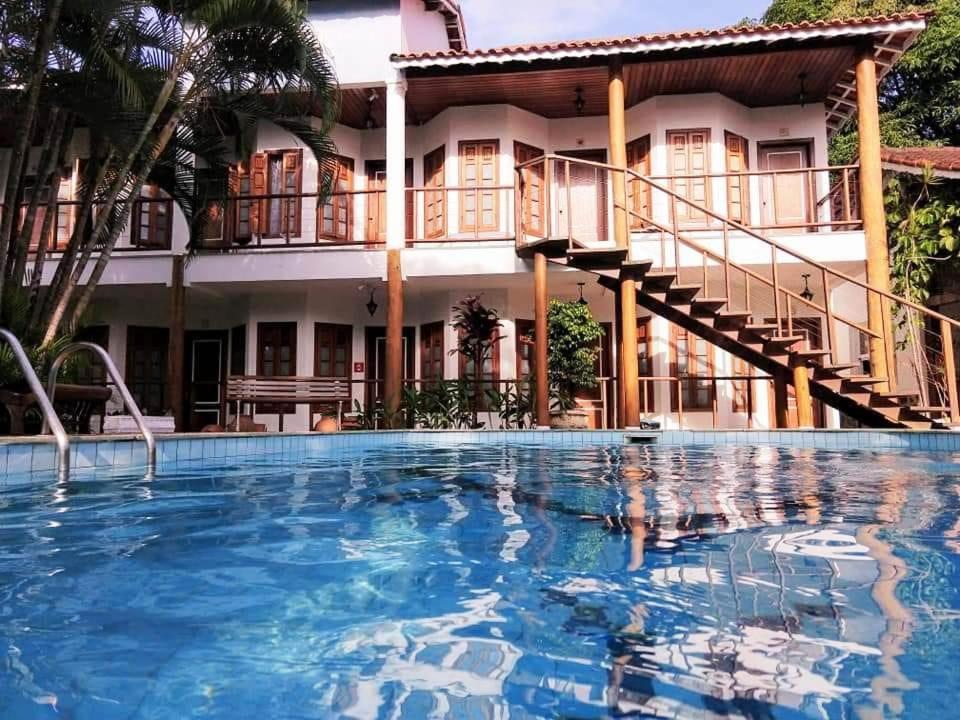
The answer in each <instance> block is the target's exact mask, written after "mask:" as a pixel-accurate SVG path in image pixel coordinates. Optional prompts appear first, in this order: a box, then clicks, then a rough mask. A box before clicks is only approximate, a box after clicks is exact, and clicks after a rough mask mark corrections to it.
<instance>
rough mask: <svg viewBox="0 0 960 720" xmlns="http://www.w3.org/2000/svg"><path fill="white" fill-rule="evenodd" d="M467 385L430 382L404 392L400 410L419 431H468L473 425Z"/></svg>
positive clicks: (457, 382) (465, 383)
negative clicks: (407, 415) (464, 429)
mask: <svg viewBox="0 0 960 720" xmlns="http://www.w3.org/2000/svg"><path fill="white" fill-rule="evenodd" d="M471 395H472V393H471V388H470V383H469V382H467V381H465V380H440V381H435V382H430V383H427V384H425V385H424V387H423V388H421V389H420V390H417V389H416V388H413V387H408V388H406V389H405V390H404V398H403V404H404V409H405V410H406V412H407V413H408V414H409V416H410V417H411V418H412V420H413V421H414V422H415V423H416V424H417V425H419V426H420V427H423V428H427V429H430V430H453V429H457V428H468V427H470V426H471V424H472V423H473V411H472V408H471V405H470V398H471Z"/></svg>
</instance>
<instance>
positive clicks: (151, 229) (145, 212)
mask: <svg viewBox="0 0 960 720" xmlns="http://www.w3.org/2000/svg"><path fill="white" fill-rule="evenodd" d="M140 194H141V199H139V200H137V201H136V202H135V203H134V204H133V217H132V218H131V221H132V222H131V228H130V244H131V245H133V246H135V247H139V248H146V249H154V250H169V249H170V234H171V232H170V231H171V228H170V225H171V215H172V214H173V201H172V200H171V199H170V196H169V195H167V193H165V192H164V191H163V190H161V189H160V188H159V187H157V186H156V185H145V186H144V187H143V190H142V191H141V193H140Z"/></svg>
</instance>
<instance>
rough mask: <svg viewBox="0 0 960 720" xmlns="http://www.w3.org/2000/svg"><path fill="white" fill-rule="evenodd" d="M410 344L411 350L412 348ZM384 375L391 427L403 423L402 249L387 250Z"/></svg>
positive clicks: (386, 408) (388, 421) (387, 423)
mask: <svg viewBox="0 0 960 720" xmlns="http://www.w3.org/2000/svg"><path fill="white" fill-rule="evenodd" d="M412 350H413V348H409V349H408V351H412ZM386 353H387V357H386V363H385V364H386V368H385V373H384V374H385V377H384V379H383V396H384V399H383V406H384V409H385V411H386V415H387V422H386V425H387V427H401V426H402V425H403V421H402V419H401V418H400V417H399V413H400V405H401V402H400V401H401V398H402V397H403V273H402V269H401V265H400V250H396V249H391V250H387V347H386Z"/></svg>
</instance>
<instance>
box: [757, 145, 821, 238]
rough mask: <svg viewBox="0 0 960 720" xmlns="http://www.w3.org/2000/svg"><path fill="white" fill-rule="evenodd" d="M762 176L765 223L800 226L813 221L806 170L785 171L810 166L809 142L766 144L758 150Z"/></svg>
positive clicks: (774, 225) (762, 202)
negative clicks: (763, 172)
mask: <svg viewBox="0 0 960 720" xmlns="http://www.w3.org/2000/svg"><path fill="white" fill-rule="evenodd" d="M758 156H759V161H760V169H761V170H763V171H766V172H767V173H769V174H767V175H764V176H763V177H762V178H761V183H760V187H761V205H762V208H763V224H764V225H766V226H773V227H782V228H789V227H793V228H797V227H803V226H805V225H806V224H807V223H809V222H810V221H811V218H812V213H811V212H810V201H809V192H810V187H809V185H808V182H807V181H808V178H807V174H806V173H803V172H786V173H783V174H775V173H779V172H780V171H790V170H797V169H802V168H807V167H810V146H809V145H808V144H806V143H791V144H789V145H788V144H778V145H767V146H762V147H760V148H759V151H758Z"/></svg>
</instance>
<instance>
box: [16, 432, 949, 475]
mask: <svg viewBox="0 0 960 720" xmlns="http://www.w3.org/2000/svg"><path fill="white" fill-rule="evenodd" d="M156 439H157V465H158V470H159V471H163V470H164V469H166V468H171V467H172V466H174V465H182V464H185V463H190V462H200V461H205V460H211V459H214V460H216V459H227V458H234V459H237V460H244V459H251V460H252V459H256V458H263V459H266V458H269V457H270V456H274V455H302V456H306V455H307V454H308V453H309V454H316V453H329V452H331V451H332V452H343V451H358V450H365V449H369V448H374V447H382V446H387V445H403V444H414V445H428V446H438V447H454V446H457V445H475V444H489V445H536V446H543V447H551V448H574V447H589V446H599V445H623V444H632V443H656V444H660V445H673V446H716V445H744V446H772V447H783V448H793V449H814V450H854V449H860V450H906V451H928V452H931V451H932V452H956V453H960V432H946V431H923V430H858V429H837V430H652V431H632V430H379V431H365V430H358V431H346V432H340V433H331V434H321V433H306V432H305V433H282V434H281V433H182V434H164V435H157V436H156ZM55 447H56V446H55V443H54V439H53V437H52V436H28V437H0V475H2V479H3V481H7V480H8V479H10V478H11V477H13V476H18V475H30V474H33V473H49V472H51V471H53V470H54V469H55V468H56V462H57V461H56V450H55ZM70 453H71V464H72V468H73V470H76V471H85V470H92V469H95V468H98V469H99V468H115V469H131V468H140V467H142V468H146V447H145V446H144V443H143V441H142V439H141V438H140V437H139V436H137V435H109V436H104V435H95V436H89V435H87V436H77V437H74V438H71V448H70Z"/></svg>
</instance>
